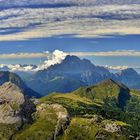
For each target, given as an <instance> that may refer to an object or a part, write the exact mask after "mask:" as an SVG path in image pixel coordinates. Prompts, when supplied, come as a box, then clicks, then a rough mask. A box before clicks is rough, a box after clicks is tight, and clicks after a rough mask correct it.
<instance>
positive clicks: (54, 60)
mask: <svg viewBox="0 0 140 140" xmlns="http://www.w3.org/2000/svg"><path fill="white" fill-rule="evenodd" d="M46 53H47V56H48V59H47V60H45V61H44V63H43V64H41V65H39V66H38V68H37V69H36V70H43V69H47V68H48V67H49V66H51V65H54V64H59V63H61V62H62V61H63V60H64V59H65V57H66V56H67V55H68V54H67V53H65V52H63V51H59V50H55V51H54V52H53V53H49V52H46Z"/></svg>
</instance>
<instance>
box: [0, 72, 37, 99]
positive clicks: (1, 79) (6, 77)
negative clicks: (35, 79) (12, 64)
mask: <svg viewBox="0 0 140 140" xmlns="http://www.w3.org/2000/svg"><path fill="white" fill-rule="evenodd" d="M5 82H11V83H14V84H15V85H17V86H18V87H19V88H21V89H22V90H23V91H24V92H25V93H26V94H28V96H30V97H32V96H34V97H40V95H39V94H38V93H37V92H35V91H34V90H32V89H31V88H29V87H28V86H27V85H26V84H25V83H24V82H23V80H22V79H21V78H20V77H19V76H18V75H17V74H15V73H12V72H8V71H0V85H2V84H4V83H5Z"/></svg>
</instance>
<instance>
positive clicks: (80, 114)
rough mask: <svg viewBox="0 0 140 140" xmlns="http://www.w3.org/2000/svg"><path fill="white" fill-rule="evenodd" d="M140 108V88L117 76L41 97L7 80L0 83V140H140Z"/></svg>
mask: <svg viewBox="0 0 140 140" xmlns="http://www.w3.org/2000/svg"><path fill="white" fill-rule="evenodd" d="M139 106H140V92H138V91H135V90H131V89H129V88H128V87H126V86H125V85H123V84H121V83H117V82H115V81H113V80H112V79H108V80H105V81H102V82H101V83H99V84H97V85H93V86H88V87H81V88H79V89H77V90H75V91H73V92H71V93H67V94H62V93H56V92H55V93H52V94H50V95H48V96H45V97H42V98H39V99H30V98H28V97H27V96H26V94H25V93H23V92H22V90H21V89H20V88H19V87H18V86H16V85H15V84H13V83H11V82H7V83H4V84H3V85H2V86H0V123H1V125H0V139H2V140H9V139H10V140H32V139H33V140H47V139H50V140H79V139H80V140H90V139H91V140H93V139H104V140H108V139H112V140H130V139H139V138H140V122H139V119H140V116H139V112H140V109H139Z"/></svg>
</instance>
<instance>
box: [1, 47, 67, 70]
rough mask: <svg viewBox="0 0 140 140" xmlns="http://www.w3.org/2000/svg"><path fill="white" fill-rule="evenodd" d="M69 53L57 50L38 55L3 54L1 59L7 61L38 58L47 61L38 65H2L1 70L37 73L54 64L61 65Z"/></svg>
mask: <svg viewBox="0 0 140 140" xmlns="http://www.w3.org/2000/svg"><path fill="white" fill-rule="evenodd" d="M67 55H68V53H65V52H63V51H59V50H55V51H54V52H48V51H46V52H44V53H36V54H33V53H31V54H29V53H25V54H24V53H22V54H2V55H0V58H1V59H3V58H6V59H8V58H9V59H19V58H38V57H40V58H41V57H46V60H45V61H44V62H43V63H41V64H39V65H38V66H37V65H26V64H25V65H20V64H0V70H4V71H24V72H31V71H32V72H35V71H38V70H44V69H47V68H48V67H49V66H51V65H54V64H59V63H61V62H62V61H63V60H64V59H65V57H66V56H67Z"/></svg>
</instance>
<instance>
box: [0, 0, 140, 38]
mask: <svg viewBox="0 0 140 140" xmlns="http://www.w3.org/2000/svg"><path fill="white" fill-rule="evenodd" d="M32 2H33V1H32ZM34 2H35V1H34ZM40 2H41V3H43V4H53V2H55V3H56V5H57V4H58V3H65V4H70V3H71V4H74V5H72V6H69V7H59V8H58V7H57V6H56V7H53V8H49V7H45V8H44V7H43V6H42V7H39V8H31V7H23V8H20V7H16V8H10V9H3V10H1V11H0V41H7V40H26V39H31V38H41V37H51V36H55V35H63V34H73V35H75V36H77V37H101V36H104V35H108V34H120V35H127V34H140V4H139V3H138V1H137V2H136V3H135V2H134V3H135V4H131V5H130V4H129V2H130V1H129V2H128V3H127V2H124V3H123V4H122V5H116V4H115V2H111V1H110V5H106V4H101V5H98V4H97V5H96V4H95V3H98V2H97V1H93V0H88V1H84V0H82V1H81V0H78V1H76V0H72V1H71V0H67V1H64V0H61V1H60V0H59V1H58V0H55V1H54V0H52V1H49V2H48V1H40ZM119 2H120V3H121V2H122V1H118V3H119ZM9 3H11V2H10V1H9ZM15 3H18V1H15ZM23 3H24V2H23ZM23 3H20V2H19V3H18V5H20V4H21V5H22V4H23ZM27 3H30V2H27ZM102 3H106V2H105V1H104V0H103V1H102ZM108 3H109V1H108ZM116 3H117V1H116ZM130 3H133V2H132V1H131V2H130ZM87 5H88V6H87ZM89 5H90V6H89ZM56 13H57V14H56ZM9 30H10V31H11V32H12V33H9ZM3 33H4V34H3Z"/></svg>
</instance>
